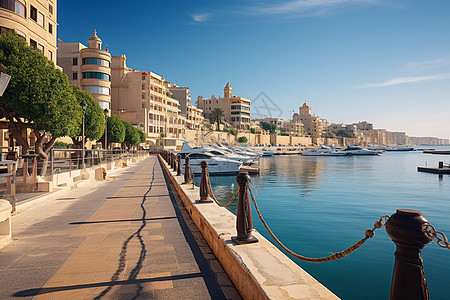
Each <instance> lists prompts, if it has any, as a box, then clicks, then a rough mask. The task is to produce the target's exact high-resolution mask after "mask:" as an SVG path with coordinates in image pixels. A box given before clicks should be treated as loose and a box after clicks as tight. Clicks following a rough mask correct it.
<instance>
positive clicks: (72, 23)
mask: <svg viewBox="0 0 450 300" xmlns="http://www.w3.org/2000/svg"><path fill="white" fill-rule="evenodd" d="M58 5H59V7H58V22H59V26H58V38H59V39H61V40H63V41H65V42H74V41H80V42H83V43H84V44H86V43H87V39H88V38H89V37H90V36H91V35H92V31H93V29H96V30H97V32H98V35H99V37H100V38H101V39H102V40H103V42H104V45H105V46H106V44H108V46H109V50H110V52H111V53H112V55H121V54H122V53H125V54H126V56H127V58H128V61H127V64H128V66H129V67H131V68H135V69H139V70H145V71H153V72H155V73H158V74H160V75H164V76H165V78H166V79H167V80H169V81H171V82H174V83H176V84H178V85H181V86H189V87H190V88H191V92H192V96H193V99H196V97H197V96H198V95H203V96H205V97H210V96H211V95H212V94H215V95H216V96H219V95H222V93H223V87H224V86H225V84H226V82H227V81H230V83H231V85H232V86H233V90H234V94H235V95H238V96H242V97H246V98H249V99H252V100H253V99H255V98H256V97H257V96H258V95H259V94H260V93H261V92H264V93H265V94H266V95H267V96H268V97H269V98H270V99H271V100H272V101H273V103H275V105H277V106H278V107H279V108H280V109H281V111H283V113H282V117H283V118H285V119H287V118H289V116H290V114H291V112H292V111H293V110H295V111H298V107H299V106H301V105H302V104H303V103H304V101H307V103H308V104H309V105H310V106H311V107H312V109H313V112H314V113H316V114H317V115H319V116H320V117H323V118H326V119H327V120H328V121H330V122H335V123H353V122H357V121H363V120H367V121H369V122H372V123H374V126H375V127H376V128H385V129H388V130H391V131H406V132H407V134H408V135H410V136H438V137H442V138H450V35H449V29H450V1H446V0H441V1H438V0H435V1H426V0H423V1H419V0H276V1H266V0H260V1H246V0H244V1H234V0H231V1H214V0H209V1H134V2H130V3H129V4H127V3H126V2H123V1H116V0H109V1H106V0H96V1H87V0H77V1H73V0H60V1H58ZM86 7H88V8H86ZM255 105H258V102H255Z"/></svg>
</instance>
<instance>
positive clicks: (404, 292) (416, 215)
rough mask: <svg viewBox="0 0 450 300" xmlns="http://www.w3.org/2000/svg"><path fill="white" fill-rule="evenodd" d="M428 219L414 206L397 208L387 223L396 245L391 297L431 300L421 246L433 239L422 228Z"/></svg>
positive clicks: (394, 299) (396, 299)
mask: <svg viewBox="0 0 450 300" xmlns="http://www.w3.org/2000/svg"><path fill="white" fill-rule="evenodd" d="M426 223H428V220H427V219H425V218H424V217H423V216H422V212H421V211H418V210H414V209H397V212H396V213H395V214H393V215H392V216H391V217H390V218H389V220H388V221H387V222H386V232H387V233H388V235H389V236H390V237H391V239H392V241H393V242H394V243H395V245H396V246H397V248H396V251H395V254H394V255H395V264H394V272H393V275H392V283H391V294H390V297H389V299H390V300H403V299H408V300H428V299H430V295H429V293H428V288H427V282H426V280H425V273H424V271H423V265H422V255H421V249H422V248H423V247H425V246H426V245H427V244H428V243H429V242H431V239H430V238H429V237H428V236H426V235H425V233H424V232H423V231H422V226H423V225H424V224H426Z"/></svg>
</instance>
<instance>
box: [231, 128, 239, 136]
mask: <svg viewBox="0 0 450 300" xmlns="http://www.w3.org/2000/svg"><path fill="white" fill-rule="evenodd" d="M230 133H231V134H232V135H234V136H237V135H238V131H237V130H236V129H230Z"/></svg>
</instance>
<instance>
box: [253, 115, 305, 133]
mask: <svg viewBox="0 0 450 300" xmlns="http://www.w3.org/2000/svg"><path fill="white" fill-rule="evenodd" d="M252 121H253V122H258V124H259V125H260V126H261V123H268V124H274V125H275V126H276V128H277V131H278V132H279V133H282V132H284V133H289V134H293V135H296V136H303V135H304V130H303V124H302V123H301V122H294V121H291V120H283V119H280V118H261V119H252Z"/></svg>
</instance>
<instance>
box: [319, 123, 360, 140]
mask: <svg viewBox="0 0 450 300" xmlns="http://www.w3.org/2000/svg"><path fill="white" fill-rule="evenodd" d="M324 131H326V132H332V133H334V134H336V135H337V136H345V137H356V134H357V131H358V130H357V126H356V125H353V124H342V123H341V124H335V123H331V124H330V125H328V126H327V127H325V128H324Z"/></svg>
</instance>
